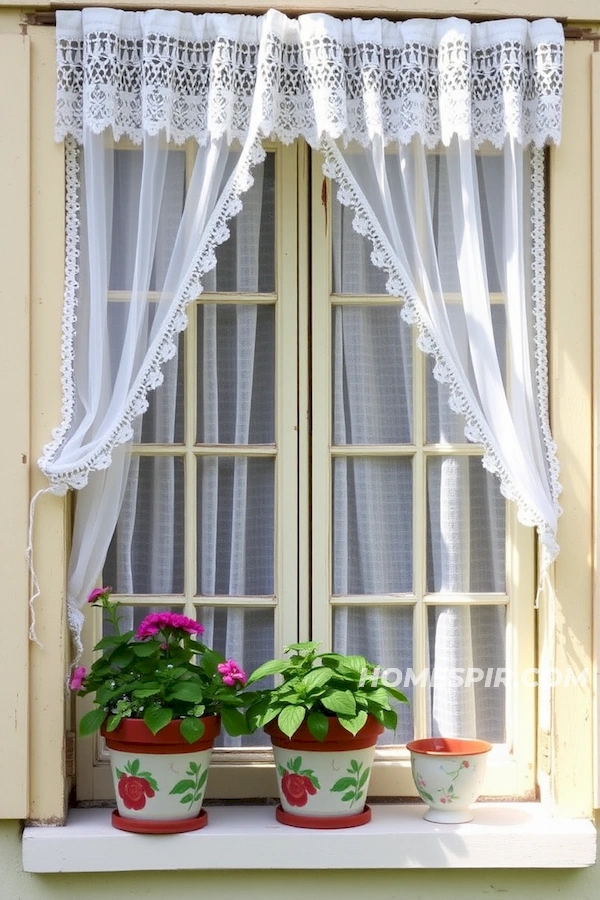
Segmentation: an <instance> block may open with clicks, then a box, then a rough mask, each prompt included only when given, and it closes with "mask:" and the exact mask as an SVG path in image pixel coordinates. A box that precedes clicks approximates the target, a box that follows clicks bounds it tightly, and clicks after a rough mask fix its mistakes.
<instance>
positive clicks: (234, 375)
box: [197, 303, 275, 444]
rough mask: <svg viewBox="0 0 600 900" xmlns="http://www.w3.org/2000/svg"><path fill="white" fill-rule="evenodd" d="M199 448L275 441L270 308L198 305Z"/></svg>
mask: <svg viewBox="0 0 600 900" xmlns="http://www.w3.org/2000/svg"><path fill="white" fill-rule="evenodd" d="M197 440H198V443H201V444H269V443H271V444H272V443H274V441H275V307H274V306H256V305H254V304H252V305H241V304H237V305H233V304H232V305H229V304H227V305H223V306H221V305H218V304H215V303H208V304H205V305H199V307H198V429H197Z"/></svg>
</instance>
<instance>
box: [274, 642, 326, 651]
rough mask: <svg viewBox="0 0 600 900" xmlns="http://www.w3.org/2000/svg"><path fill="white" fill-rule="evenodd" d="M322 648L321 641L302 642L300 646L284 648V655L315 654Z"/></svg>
mask: <svg viewBox="0 0 600 900" xmlns="http://www.w3.org/2000/svg"><path fill="white" fill-rule="evenodd" d="M320 646H321V641H302V642H301V643H299V644H288V645H287V647H284V648H283V652H284V653H313V652H314V651H315V650H318V649H319V647H320Z"/></svg>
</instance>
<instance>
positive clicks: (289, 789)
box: [281, 772, 317, 806]
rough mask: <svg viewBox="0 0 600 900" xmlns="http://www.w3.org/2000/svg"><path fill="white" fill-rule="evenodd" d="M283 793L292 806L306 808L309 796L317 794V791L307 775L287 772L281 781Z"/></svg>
mask: <svg viewBox="0 0 600 900" xmlns="http://www.w3.org/2000/svg"><path fill="white" fill-rule="evenodd" d="M281 791H282V793H283V795H284V796H285V799H286V800H287V802H288V803H289V804H290V806H306V804H307V803H308V795H309V794H311V795H313V796H314V794H316V793H317V789H316V787H315V786H314V784H313V783H312V781H311V780H310V778H309V777H308V776H307V775H296V774H295V773H294V772H286V773H285V775H284V776H283V778H282V779H281Z"/></svg>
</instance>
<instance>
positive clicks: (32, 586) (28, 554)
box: [25, 487, 53, 649]
mask: <svg viewBox="0 0 600 900" xmlns="http://www.w3.org/2000/svg"><path fill="white" fill-rule="evenodd" d="M51 493H53V491H52V488H51V487H45V488H41V489H40V490H39V491H38V492H37V494H34V496H33V497H32V498H31V503H30V504H29V534H28V541H27V549H26V551H25V558H26V560H27V567H28V569H29V640H30V641H35V643H36V644H37V645H38V647H41V648H42V649H43V646H44V645H43V644H42V643H41V642H40V641H39V640H38V638H37V635H36V633H35V608H34V604H35V601H36V600H37V598H38V597H39V596H40V594H41V590H40V583H39V581H38V578H37V575H36V574H35V569H34V566H33V519H34V516H35V507H36V504H37V501H38V499H39V498H40V497H41V495H42V494H51Z"/></svg>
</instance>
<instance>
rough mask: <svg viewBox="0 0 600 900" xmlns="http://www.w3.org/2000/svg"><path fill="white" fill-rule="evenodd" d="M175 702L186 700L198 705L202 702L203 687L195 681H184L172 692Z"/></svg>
mask: <svg viewBox="0 0 600 900" xmlns="http://www.w3.org/2000/svg"><path fill="white" fill-rule="evenodd" d="M171 697H172V699H173V700H184V701H186V702H188V703H197V702H198V701H200V700H202V686H201V685H200V684H198V682H195V681H182V682H180V683H179V684H178V685H177V687H176V689H175V690H174V691H172V692H171Z"/></svg>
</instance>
